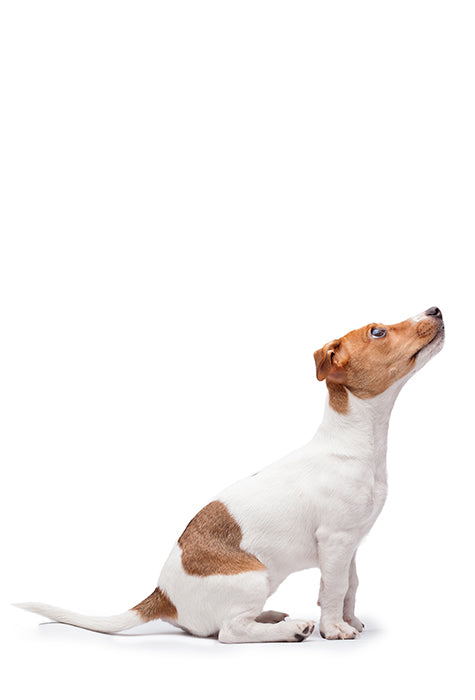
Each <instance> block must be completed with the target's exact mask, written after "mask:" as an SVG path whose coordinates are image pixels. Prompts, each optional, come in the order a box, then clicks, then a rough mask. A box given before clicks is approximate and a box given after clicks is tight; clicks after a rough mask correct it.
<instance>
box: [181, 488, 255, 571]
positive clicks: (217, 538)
mask: <svg viewBox="0 0 475 700" xmlns="http://www.w3.org/2000/svg"><path fill="white" fill-rule="evenodd" d="M241 540H242V532H241V528H240V527H239V524H238V523H237V522H236V521H235V520H234V518H233V517H232V515H231V514H230V512H229V511H228V509H227V508H226V506H225V505H224V503H221V501H212V502H211V503H209V504H208V505H207V506H205V507H204V508H203V509H202V510H200V512H199V513H198V514H197V515H195V517H194V518H193V520H192V521H191V522H190V523H189V524H188V526H187V527H186V529H185V531H184V533H183V534H182V535H181V537H180V539H179V540H178V544H179V545H180V547H181V550H182V553H181V561H182V564H183V568H184V570H185V571H186V573H187V574H190V575H192V576H213V575H215V574H224V575H227V576H229V575H232V574H240V573H242V572H243V571H257V570H259V569H265V566H264V564H262V562H260V561H259V559H258V558H257V557H255V556H254V555H253V554H250V553H249V552H246V551H244V550H243V549H241Z"/></svg>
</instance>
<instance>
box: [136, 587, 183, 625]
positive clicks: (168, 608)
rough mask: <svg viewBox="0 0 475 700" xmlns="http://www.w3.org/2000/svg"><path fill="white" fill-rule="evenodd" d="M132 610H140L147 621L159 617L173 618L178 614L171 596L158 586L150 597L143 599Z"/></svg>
mask: <svg viewBox="0 0 475 700" xmlns="http://www.w3.org/2000/svg"><path fill="white" fill-rule="evenodd" d="M132 610H135V611H136V612H138V613H139V615H140V616H141V617H142V618H143V619H144V621H145V622H148V621H149V620H158V619H159V618H161V619H162V620H163V619H165V618H169V619H172V620H173V619H175V618H176V617H177V615H178V612H177V609H176V608H175V606H174V605H173V603H172V601H171V600H170V598H169V597H168V596H167V594H166V593H164V592H163V591H162V589H161V588H159V587H158V586H157V588H156V589H155V590H154V592H153V593H151V594H150V595H149V596H148V598H145V600H142V602H141V603H139V604H138V605H136V606H135V607H133V608H132Z"/></svg>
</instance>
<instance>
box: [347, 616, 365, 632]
mask: <svg viewBox="0 0 475 700" xmlns="http://www.w3.org/2000/svg"><path fill="white" fill-rule="evenodd" d="M343 619H344V620H345V622H347V623H348V624H349V625H350V626H351V627H354V628H355V630H357V631H358V632H362V631H363V630H364V624H363V623H362V622H361V620H358V618H357V617H344V618H343Z"/></svg>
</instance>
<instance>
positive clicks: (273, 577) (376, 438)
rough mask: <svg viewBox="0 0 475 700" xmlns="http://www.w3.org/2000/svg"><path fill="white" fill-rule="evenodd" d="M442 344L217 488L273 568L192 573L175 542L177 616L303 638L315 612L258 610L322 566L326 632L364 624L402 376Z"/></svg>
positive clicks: (341, 635)
mask: <svg viewBox="0 0 475 700" xmlns="http://www.w3.org/2000/svg"><path fill="white" fill-rule="evenodd" d="M423 317H424V314H422V315H420V316H416V317H414V319H413V321H414V322H415V323H416V322H418V321H419V320H421V319H422V318H423ZM442 344H443V333H440V334H439V335H438V336H437V337H436V338H435V340H434V341H432V342H431V343H429V344H428V345H427V346H426V347H425V348H424V349H423V350H421V351H420V352H419V354H418V355H417V356H416V360H415V364H414V368H413V369H412V371H411V372H410V373H409V374H408V375H406V376H405V377H404V378H403V379H400V380H399V381H397V382H395V383H394V384H393V385H392V386H391V387H390V388H389V389H387V390H386V391H385V392H383V393H382V394H380V395H378V396H376V397H374V398H371V399H359V398H357V397H356V396H354V395H353V394H351V393H349V410H348V412H346V413H338V412H336V411H335V410H333V408H332V407H331V406H330V403H329V401H328V399H327V405H326V409H325V414H324V418H323V422H322V424H321V426H320V428H319V429H318V431H317V433H316V435H315V436H314V438H313V439H312V440H311V441H310V442H309V443H308V444H307V445H305V446H304V447H302V448H300V449H299V450H296V451H295V452H292V453H291V454H289V455H287V456H286V457H284V458H283V459H280V460H279V461H278V462H275V464H272V465H270V466H269V467H267V468H265V469H263V470H262V471H261V472H259V473H258V474H256V475H254V476H251V477H248V478H246V479H243V480H241V481H239V482H237V483H236V484H233V485H232V486H229V487H228V488H227V489H225V490H224V491H223V492H222V493H220V494H218V496H217V497H216V498H217V499H218V500H220V501H221V502H222V503H224V504H225V505H226V507H227V508H228V510H229V512H230V514H231V515H232V516H233V518H234V519H235V520H236V521H237V523H238V524H239V526H240V528H241V532H242V542H241V548H242V549H243V550H245V551H247V552H250V553H251V554H253V555H255V556H256V557H257V558H258V559H259V560H260V561H261V562H262V563H263V564H264V566H265V567H266V568H265V569H262V570H257V571H248V572H244V573H240V574H235V575H213V576H193V575H189V574H187V573H186V572H185V570H184V569H183V565H182V559H181V549H180V547H179V545H178V544H176V545H175V547H174V548H173V550H172V552H171V553H170V556H169V557H168V559H167V561H166V562H165V565H164V567H163V569H162V572H161V574H160V578H159V580H158V586H159V587H160V588H161V590H162V591H163V592H164V593H165V594H167V595H168V597H169V598H170V600H171V601H172V603H173V604H174V605H175V607H176V608H177V610H178V617H177V619H176V620H175V621H173V624H177V625H178V626H180V627H183V628H184V629H187V630H189V631H190V632H192V633H193V634H196V635H199V636H208V635H212V634H219V639H220V641H222V642H256V641H257V642H259V641H297V640H298V641H301V640H302V639H303V638H305V637H306V636H308V635H309V634H311V632H312V630H313V623H312V622H311V621H306V620H288V619H283V618H284V617H285V614H284V613H275V612H272V613H269V614H268V615H267V616H264V617H261V618H260V619H261V620H262V619H264V620H265V619H272V620H274V619H275V620H277V621H276V622H275V623H271V622H263V621H259V620H257V621H256V618H257V617H259V616H260V615H261V613H262V610H263V607H264V604H265V601H266V599H267V598H268V596H269V595H270V594H271V593H273V592H274V591H275V590H276V588H277V587H278V586H279V584H280V583H281V582H282V581H283V580H284V579H285V578H286V577H287V576H288V575H289V574H290V573H292V572H294V571H299V570H301V569H307V568H312V567H319V568H320V570H321V585H320V596H319V604H320V605H321V609H322V614H321V619H320V631H321V633H322V635H323V636H325V637H327V638H330V639H348V638H353V637H355V636H356V635H358V633H359V632H360V631H361V630H362V628H363V625H362V623H361V622H360V621H359V620H358V618H357V617H356V616H355V612H354V605H355V593H356V588H357V585H358V578H357V574H356V564H355V557H356V551H357V548H358V546H359V544H360V542H361V540H362V538H363V537H364V535H366V534H367V533H368V532H369V530H370V529H371V527H372V525H373V523H374V521H375V520H376V518H377V517H378V515H379V513H380V512H381V509H382V507H383V505H384V501H385V499H386V490H387V485H386V448H387V433H388V425H389V418H390V414H391V410H392V407H393V405H394V401H395V400H396V397H397V395H398V393H399V391H400V390H401V388H402V386H403V385H404V384H405V383H406V381H407V380H408V379H409V378H410V376H412V375H413V374H414V373H415V372H416V371H417V370H418V369H420V368H421V367H422V366H423V365H424V364H426V362H427V361H428V360H429V359H430V357H432V356H433V355H434V354H435V353H436V352H438V351H439V350H440V348H441V347H442ZM20 607H24V608H26V609H27V610H31V611H33V612H38V613H40V614H42V615H46V616H47V617H50V618H52V619H54V620H58V621H61V622H67V623H69V624H72V625H77V626H79V627H87V628H88V629H93V630H98V631H103V632H117V631H120V630H123V629H127V628H129V627H133V626H135V625H136V624H139V623H140V616H139V615H138V614H137V613H135V612H134V611H128V612H126V613H123V615H118V616H114V617H110V618H102V617H86V616H83V615H78V614H76V613H72V612H69V611H65V610H62V609H60V608H53V607H52V606H46V605H42V604H39V603H32V604H22V605H21V606H20Z"/></svg>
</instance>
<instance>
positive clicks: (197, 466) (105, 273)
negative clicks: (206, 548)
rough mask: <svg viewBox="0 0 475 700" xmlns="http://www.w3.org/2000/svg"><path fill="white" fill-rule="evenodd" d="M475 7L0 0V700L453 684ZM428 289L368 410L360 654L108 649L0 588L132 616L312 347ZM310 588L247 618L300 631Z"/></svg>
mask: <svg viewBox="0 0 475 700" xmlns="http://www.w3.org/2000/svg"><path fill="white" fill-rule="evenodd" d="M474 18H475V11H474V8H473V3H471V2H457V1H456V0H451V1H450V2H437V1H434V0H431V1H430V2H421V1H418V0H410V1H407V2H406V1H401V0H400V1H399V2H397V3H396V2H381V0H377V1H375V2H367V1H364V0H362V1H359V2H326V3H323V2H316V1H314V0H313V1H312V2H298V1H292V2H279V1H278V0H272V2H263V1H260V0H252V1H251V2H248V1H246V0H240V2H229V1H228V0H219V1H217V2H207V1H199V2H197V1H195V0H193V2H180V1H173V2H172V1H170V2H156V1H155V2H138V1H134V2H120V1H118V0H115V1H114V2H107V1H101V0H94V1H93V2H90V1H86V0H81V2H72V1H69V2H64V1H61V2H59V1H58V2H50V1H43V2H23V1H22V0H15V1H12V2H8V1H5V2H3V3H2V10H1V17H0V26H1V29H0V32H1V36H0V60H1V85H0V89H1V98H2V103H3V105H2V109H1V114H0V119H1V149H2V153H1V173H2V174H1V177H2V182H1V192H2V200H3V204H2V214H1V216H2V241H1V244H2V249H1V259H0V266H1V269H0V299H1V308H0V314H1V334H2V337H1V344H0V354H1V390H0V394H1V396H0V402H1V433H2V438H1V464H2V475H3V476H2V507H1V515H2V519H3V523H2V536H3V547H2V549H3V552H2V560H3V564H4V573H3V575H2V579H1V585H2V592H1V602H2V605H3V608H2V625H3V630H2V639H3V642H4V643H5V645H6V651H5V652H4V653H3V659H4V660H5V659H6V658H7V657H6V656H5V654H8V659H7V664H6V667H7V668H6V672H5V671H4V672H3V673H2V679H1V681H0V682H1V683H3V684H4V685H6V686H9V687H8V688H7V690H8V695H7V697H9V698H27V697H40V698H43V697H45V698H64V697H68V698H84V697H91V698H96V697H97V698H99V697H114V698H125V697H139V698H155V697H164V696H165V694H166V695H167V696H169V695H170V693H174V694H179V695H186V694H188V695H190V696H191V695H193V696H194V697H196V696H198V697H204V696H206V697H213V698H214V697H216V698H218V697H220V698H221V697H231V698H242V697H243V696H244V697H246V696H252V697H254V696H255V697H258V696H259V695H263V694H265V695H266V696H271V697H273V696H278V697H280V696H282V697H284V696H288V697H300V696H310V697H312V696H313V695H316V696H317V695H318V696H326V697H332V698H346V697H352V698H360V697H365V698H376V697H378V698H379V697H381V696H384V697H388V698H393V697H394V698H396V697H401V694H402V693H404V694H405V697H421V696H422V697H429V696H433V695H434V693H436V692H437V693H440V694H448V693H449V692H450V693H451V694H452V696H454V695H456V694H458V695H459V696H464V697H466V696H467V692H469V690H468V686H469V685H470V686H471V685H472V683H473V679H472V674H471V668H470V667H469V664H471V662H472V659H473V656H472V654H473V609H472V605H471V599H472V597H473V575H472V576H471V573H470V567H471V562H472V559H473V515H472V514H473V489H474V476H473V469H474V460H473V402H474V398H473V394H474V384H473V379H472V374H473V361H472V355H473V347H474V341H475V338H474V333H473V325H474V319H473V315H474V311H475V309H474V305H473V301H474V300H473V282H472V261H473V248H470V245H471V237H472V236H473V232H474V223H475V216H474V207H473V194H474V184H475V183H474V161H475V158H474V157H475V152H474V151H475V148H474V145H475V144H474V124H475V103H474V89H473V83H474V67H475V52H474V42H473V36H474ZM432 305H437V306H440V308H441V309H442V311H443V313H444V318H445V321H446V332H447V341H446V346H445V348H444V350H443V351H442V353H441V354H440V355H438V356H437V357H436V358H435V359H434V360H433V361H432V362H431V363H430V364H429V365H428V366H427V367H426V368H424V370H423V371H422V372H421V373H420V374H419V375H418V376H417V377H415V378H414V379H413V380H411V382H410V383H409V384H408V385H407V386H406V387H405V389H404V390H403V392H402V394H401V396H400V397H399V399H398V402H397V403H396V406H395V409H394V413H393V418H392V424H391V429H390V444H389V456H388V468H389V486H390V491H389V498H388V502H387V504H386V507H385V509H384V511H383V513H382V515H381V517H380V519H379V521H378V522H377V523H376V525H375V527H374V530H373V531H372V532H371V534H370V535H369V537H368V538H367V540H366V541H365V543H364V544H363V546H362V548H361V550H360V556H359V575H360V581H361V584H360V591H359V595H358V606H357V614H358V615H359V616H360V617H361V618H362V619H363V621H365V622H366V630H365V632H364V633H363V635H362V636H361V638H360V639H359V640H357V641H351V642H326V641H324V640H322V639H320V637H319V636H317V635H315V636H314V637H312V639H311V640H309V641H307V642H305V643H304V644H295V645H292V644H275V645H270V644H269V645H242V646H224V645H219V643H218V642H217V641H214V640H199V639H193V638H189V637H186V636H184V635H182V634H181V633H179V632H178V631H177V630H174V629H173V628H170V627H168V626H166V625H165V624H163V623H153V624H151V625H148V626H146V627H144V628H142V629H140V630H138V632H140V633H141V634H142V633H143V635H144V636H136V635H130V636H123V637H122V636H121V637H118V636H116V637H111V636H105V635H97V634H93V633H91V632H87V631H83V630H79V629H74V628H67V627H65V626H60V625H55V624H43V625H39V624H38V623H39V622H40V621H41V620H40V618H38V617H34V616H33V615H29V614H26V613H25V612H23V611H20V610H17V609H16V608H12V607H10V606H9V603H11V602H16V601H22V600H43V601H45V602H50V603H53V604H57V605H62V606H64V607H69V608H72V609H75V610H78V611H82V612H86V613H92V614H94V613H95V614H108V613H111V614H112V613H118V612H121V611H123V610H125V609H127V608H128V607H130V606H132V605H133V604H135V603H137V602H138V601H139V600H141V599H142V598H144V597H145V596H146V595H148V594H149V593H150V592H151V590H152V589H153V588H154V586H155V583H156V579H157V577H158V574H159V571H160V567H161V565H162V563H163V561H164V559H165V557H166V556H167V554H168V551H169V549H170V547H171V545H172V544H173V542H174V541H175V539H176V537H177V536H178V535H179V534H180V532H181V531H182V530H183V528H184V526H185V525H186V524H187V522H188V521H189V520H190V518H191V517H192V516H193V515H194V514H195V513H196V511H197V510H198V509H199V508H200V507H201V506H202V505H204V504H205V503H207V502H208V501H209V500H210V499H211V498H212V497H213V496H214V495H215V494H216V493H217V492H218V491H219V490H220V489H222V488H223V487H224V486H226V485H227V484H229V483H231V482H233V481H236V480H237V479H239V478H241V477H243V476H246V475H248V474H250V473H253V472H254V471H256V470H258V469H259V468H261V467H263V466H265V465H266V464H268V463H270V462H272V461H273V460H275V459H277V458H279V457H280V456H282V455H284V454H286V453H287V452H289V451H291V450H292V449H294V448H296V447H298V446H300V445H301V444H303V443H304V442H306V441H307V440H308V439H310V437H311V436H312V435H313V433H314V431H315V429H316V427H317V425H318V423H319V420H320V418H321V414H322V410H323V404H324V397H325V386H324V384H319V383H318V382H317V380H316V379H315V368H314V364H313V357H312V354H313V351H314V350H316V349H317V348H318V347H321V346H322V345H323V344H324V343H325V342H327V341H329V340H331V339H333V338H334V337H338V336H340V335H343V334H344V333H346V332H347V331H349V330H351V329H352V328H356V327H359V326H361V325H363V324H365V323H368V322H373V321H376V322H387V323H392V322H397V321H400V320H403V319H405V318H407V317H408V316H411V315H413V314H415V313H417V312H419V311H421V310H423V309H425V308H427V307H429V306H432ZM318 581H319V577H318V572H317V571H308V572H303V573H300V574H296V575H294V576H292V577H290V578H289V579H288V580H287V581H286V582H285V583H284V584H283V585H282V587H281V588H280V589H279V591H278V592H277V593H276V594H275V595H274V597H273V599H272V600H271V601H270V606H271V607H274V608H276V609H283V610H285V611H287V612H289V613H291V614H292V615H293V616H296V617H303V616H310V617H313V618H315V617H316V618H317V619H318V608H317V607H316V605H315V603H316V599H317V593H318ZM6 625H8V626H6Z"/></svg>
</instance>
